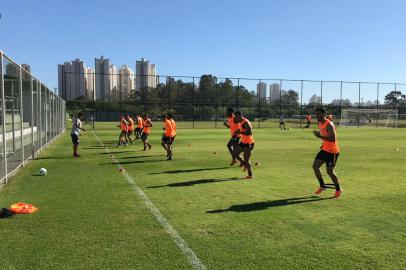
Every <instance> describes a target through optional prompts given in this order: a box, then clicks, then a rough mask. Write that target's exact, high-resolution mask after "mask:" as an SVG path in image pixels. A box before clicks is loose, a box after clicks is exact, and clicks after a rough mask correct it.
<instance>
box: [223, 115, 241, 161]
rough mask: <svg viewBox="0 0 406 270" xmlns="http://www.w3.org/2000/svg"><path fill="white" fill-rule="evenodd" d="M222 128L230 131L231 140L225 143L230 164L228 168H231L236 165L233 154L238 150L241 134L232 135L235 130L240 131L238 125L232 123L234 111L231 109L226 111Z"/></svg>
mask: <svg viewBox="0 0 406 270" xmlns="http://www.w3.org/2000/svg"><path fill="white" fill-rule="evenodd" d="M223 124H224V126H226V127H227V128H229V129H230V132H231V138H230V140H229V141H228V143H227V148H228V151H229V152H230V155H231V158H232V159H231V163H230V166H233V165H234V164H236V163H237V160H236V157H235V156H234V152H235V151H236V149H237V148H238V143H239V142H240V138H241V134H234V133H235V131H236V130H237V129H240V124H239V123H235V122H234V110H233V109H232V108H228V109H227V120H226V121H224V123H223Z"/></svg>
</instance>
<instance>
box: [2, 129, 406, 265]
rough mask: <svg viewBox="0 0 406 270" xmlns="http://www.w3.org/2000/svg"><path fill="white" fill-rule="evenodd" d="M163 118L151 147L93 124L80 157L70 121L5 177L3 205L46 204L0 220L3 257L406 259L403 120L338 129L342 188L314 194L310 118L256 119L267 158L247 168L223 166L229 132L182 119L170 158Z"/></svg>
mask: <svg viewBox="0 0 406 270" xmlns="http://www.w3.org/2000/svg"><path fill="white" fill-rule="evenodd" d="M155 124H156V127H155V128H154V129H153V130H152V134H151V142H152V144H153V148H152V150H151V151H148V152H141V151H140V149H141V148H142V147H141V143H140V142H139V141H137V142H136V143H135V145H130V146H128V147H121V148H117V147H115V145H116V141H117V137H118V133H119V131H118V129H117V128H116V123H104V124H97V127H98V128H99V129H98V130H96V131H95V134H96V135H97V137H98V138H100V140H101V141H102V143H104V145H105V146H106V149H105V148H104V147H103V146H101V144H100V143H99V141H98V140H97V138H96V136H94V135H93V133H92V132H91V131H87V132H86V133H85V134H84V135H83V136H82V137H81V144H80V149H79V150H80V151H79V152H80V153H81V155H82V157H81V158H79V159H72V157H71V141H70V135H69V132H67V133H66V134H65V135H63V136H62V137H61V138H60V139H59V140H57V141H56V142H55V143H54V144H53V145H51V146H50V147H49V149H48V150H47V151H45V152H44V153H43V154H41V155H40V156H39V157H38V158H37V159H36V160H34V161H32V162H30V163H29V164H28V165H27V166H26V167H25V168H24V169H23V170H21V171H20V172H19V173H18V175H17V176H15V177H14V178H13V179H12V181H11V182H10V183H9V184H7V185H6V186H3V187H2V188H1V189H0V207H8V206H9V205H10V204H12V203H15V202H26V203H32V204H34V205H35V206H37V207H39V211H38V212H36V213H34V214H32V215H19V216H14V217H12V218H9V219H1V220H0V230H1V241H0V254H1V256H0V265H1V268H2V269H193V267H194V266H195V267H198V266H200V267H202V268H203V267H205V268H207V269H335V270H336V269H404V268H405V265H406V248H405V247H406V229H405V224H406V211H405V207H406V193H405V190H406V181H405V176H406V129H369V128H348V129H343V128H339V129H338V140H339V144H340V147H341V154H340V157H339V160H338V164H337V168H336V172H337V174H338V176H339V178H340V180H341V184H342V188H343V190H344V193H343V195H342V197H340V198H339V199H334V198H332V196H333V195H334V190H333V189H329V190H327V191H325V192H324V193H323V194H322V195H321V196H320V197H316V196H313V195H312V194H313V192H314V191H315V190H316V189H317V187H318V182H317V180H316V179H315V177H314V175H313V170H312V167H311V165H312V162H313V159H314V157H315V155H316V153H317V152H318V151H319V146H320V140H318V139H316V138H315V137H314V136H313V134H312V132H311V130H309V129H306V130H305V129H291V130H285V131H281V130H279V129H275V128H273V129H270V128H269V129H265V128H263V129H254V137H255V149H254V151H253V156H252V163H255V162H260V163H261V165H260V166H253V172H254V175H255V178H254V179H252V180H245V179H243V178H242V177H244V176H245V174H243V173H242V171H241V169H240V168H238V167H230V166H229V162H230V157H229V154H228V152H227V149H226V147H225V144H226V143H227V141H228V138H229V131H228V130H226V129H222V128H219V129H179V130H178V136H177V138H176V141H175V144H174V160H173V161H165V159H166V158H165V156H164V151H163V149H162V147H161V146H160V138H161V134H162V131H161V130H160V127H161V125H160V124H161V123H155ZM106 151H111V152H112V153H113V154H114V156H113V158H112V157H111V155H110V154H108V153H107V152H106ZM114 158H115V159H116V161H117V162H119V163H120V164H121V166H122V167H124V168H125V172H124V173H122V172H120V171H119V169H118V168H119V167H118V165H117V164H116V163H115V160H114ZM41 167H45V168H47V170H48V174H47V175H46V176H42V177H39V176H35V173H36V172H37V171H38V169H39V168H41ZM322 169H323V172H324V167H323V168H322ZM324 179H325V180H327V181H326V182H330V180H329V179H328V177H327V176H326V175H325V178H324ZM132 181H134V183H133V182H132ZM137 187H139V189H137ZM140 190H141V191H140ZM140 192H141V195H142V194H145V195H146V196H140ZM142 192H143V193H142ZM158 209H159V210H158ZM168 226H172V227H168ZM170 228H172V230H171V229H170ZM168 232H169V233H168ZM183 241H184V242H183ZM184 243H186V244H187V246H188V247H189V248H190V249H187V248H186V246H185V245H183V244H184ZM193 255H196V257H194V256H193ZM197 258H198V259H197ZM193 263H194V264H193Z"/></svg>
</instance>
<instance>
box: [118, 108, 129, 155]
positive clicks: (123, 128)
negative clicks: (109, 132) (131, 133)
mask: <svg viewBox="0 0 406 270" xmlns="http://www.w3.org/2000/svg"><path fill="white" fill-rule="evenodd" d="M118 127H119V128H120V130H121V132H120V135H119V136H118V142H117V147H120V145H121V143H124V144H125V145H128V139H127V132H128V123H127V121H126V120H125V117H124V115H121V116H120V125H118Z"/></svg>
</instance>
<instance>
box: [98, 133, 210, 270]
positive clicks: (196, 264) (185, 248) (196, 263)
mask: <svg viewBox="0 0 406 270" xmlns="http://www.w3.org/2000/svg"><path fill="white" fill-rule="evenodd" d="M93 135H94V137H95V138H96V140H97V141H98V142H99V143H100V145H101V146H103V147H104V151H105V152H106V153H108V154H111V152H110V150H109V149H108V148H107V147H106V146H105V145H104V143H103V142H102V141H101V140H100V138H99V137H97V135H96V133H94V132H93ZM111 159H112V160H113V161H114V163H116V164H117V166H118V168H119V169H123V175H124V177H125V178H126V179H127V181H128V183H129V184H130V185H131V186H132V187H133V189H134V191H135V192H136V193H137V194H138V196H140V197H141V198H142V200H143V201H144V203H145V206H146V207H147V208H148V209H149V210H150V211H151V213H152V214H153V215H154V216H155V218H156V219H157V221H158V222H159V224H161V225H162V227H163V228H164V229H165V231H166V232H167V233H168V234H169V236H170V237H171V238H172V240H173V241H174V242H175V244H176V245H177V246H178V247H179V248H180V250H181V251H182V253H183V254H184V255H185V256H186V258H187V260H188V261H189V263H190V264H191V265H192V266H193V268H195V269H200V270H205V269H206V267H205V266H204V264H203V263H202V261H200V259H199V258H198V257H197V255H196V254H195V253H194V251H193V250H192V249H191V248H190V247H189V245H188V244H187V243H186V241H185V240H184V239H183V238H182V236H180V234H179V233H178V232H177V231H176V229H175V228H174V227H172V225H171V224H170V223H169V222H168V220H167V219H166V218H165V217H164V215H162V213H161V211H159V209H158V208H157V207H156V206H155V205H154V203H153V202H152V201H151V200H150V199H149V197H148V196H147V194H145V193H144V191H142V189H141V188H140V187H139V186H138V185H137V183H136V182H135V181H134V179H133V178H132V177H131V175H129V174H128V173H127V172H126V171H125V170H124V167H123V166H122V165H121V164H120V162H119V161H118V160H117V159H116V158H115V157H114V155H112V157H111Z"/></svg>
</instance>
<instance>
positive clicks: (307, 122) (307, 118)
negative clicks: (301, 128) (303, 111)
mask: <svg viewBox="0 0 406 270" xmlns="http://www.w3.org/2000/svg"><path fill="white" fill-rule="evenodd" d="M311 121H312V116H311V115H310V113H308V114H307V115H306V128H310V123H311Z"/></svg>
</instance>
